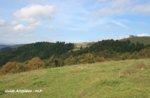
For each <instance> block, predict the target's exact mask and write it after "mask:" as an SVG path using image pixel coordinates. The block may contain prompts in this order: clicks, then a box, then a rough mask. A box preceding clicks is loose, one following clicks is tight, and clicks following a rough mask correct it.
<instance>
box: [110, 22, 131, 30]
mask: <svg viewBox="0 0 150 98" xmlns="http://www.w3.org/2000/svg"><path fill="white" fill-rule="evenodd" d="M112 23H113V24H115V25H117V26H119V27H122V28H124V29H130V27H129V26H127V25H126V24H124V23H121V22H118V21H112Z"/></svg>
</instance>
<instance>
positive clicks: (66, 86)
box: [0, 59, 150, 98]
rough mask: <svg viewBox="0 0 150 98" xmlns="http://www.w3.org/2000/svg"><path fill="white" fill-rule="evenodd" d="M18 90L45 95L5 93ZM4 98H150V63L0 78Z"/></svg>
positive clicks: (109, 63) (130, 62) (97, 65)
mask: <svg viewBox="0 0 150 98" xmlns="http://www.w3.org/2000/svg"><path fill="white" fill-rule="evenodd" d="M17 89H19V90H33V91H34V90H42V91H41V92H31V93H6V92H5V90H17ZM0 98H150V59H138V60H124V61H107V62H102V63H94V64H81V65H73V66H65V67H58V68H49V69H40V70H35V71H30V72H23V73H17V74H7V75H4V76H0Z"/></svg>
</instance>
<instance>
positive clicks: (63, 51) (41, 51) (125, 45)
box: [0, 40, 150, 74]
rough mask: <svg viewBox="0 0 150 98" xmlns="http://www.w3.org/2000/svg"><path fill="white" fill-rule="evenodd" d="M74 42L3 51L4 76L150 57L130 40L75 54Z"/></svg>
mask: <svg viewBox="0 0 150 98" xmlns="http://www.w3.org/2000/svg"><path fill="white" fill-rule="evenodd" d="M74 48H75V45H74V44H73V43H65V42H56V43H49V42H37V43H32V44H27V45H23V46H20V47H18V48H15V49H6V50H3V51H1V52H0V65H1V68H0V73H1V74H6V73H16V72H22V71H28V70H35V69H39V68H48V67H60V66H65V65H75V64H84V63H94V62H103V61H106V60H124V59H138V58H149V57H150V46H149V45H147V46H144V45H143V44H141V43H138V42H137V43H132V42H130V41H129V40H126V41H121V40H102V41H98V42H95V43H93V44H92V45H90V46H89V47H85V48H82V47H81V48H80V49H79V50H76V51H74Z"/></svg>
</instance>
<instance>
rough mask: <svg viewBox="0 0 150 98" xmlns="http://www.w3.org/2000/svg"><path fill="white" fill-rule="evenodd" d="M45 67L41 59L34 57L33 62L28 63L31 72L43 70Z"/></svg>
mask: <svg viewBox="0 0 150 98" xmlns="http://www.w3.org/2000/svg"><path fill="white" fill-rule="evenodd" d="M43 66H44V62H43V61H42V60H41V59H40V58H39V57H34V58H32V59H31V60H29V61H28V63H27V67H28V68H29V69H30V70H35V69H39V68H42V67H43Z"/></svg>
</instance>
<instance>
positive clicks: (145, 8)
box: [132, 4, 150, 14]
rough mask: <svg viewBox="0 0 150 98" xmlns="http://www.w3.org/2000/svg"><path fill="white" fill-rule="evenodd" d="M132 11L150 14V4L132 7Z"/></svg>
mask: <svg viewBox="0 0 150 98" xmlns="http://www.w3.org/2000/svg"><path fill="white" fill-rule="evenodd" d="M132 11H133V12H136V13H145V14H150V4H144V5H136V6H134V7H133V9H132Z"/></svg>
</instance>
